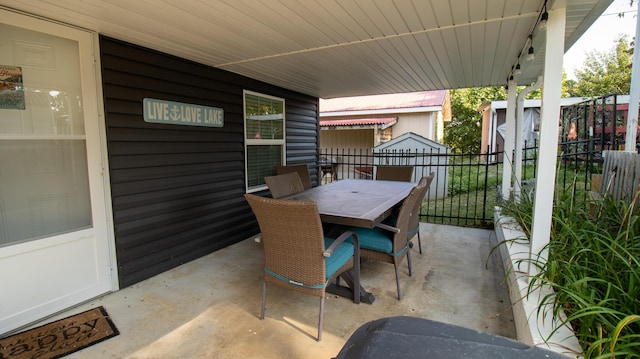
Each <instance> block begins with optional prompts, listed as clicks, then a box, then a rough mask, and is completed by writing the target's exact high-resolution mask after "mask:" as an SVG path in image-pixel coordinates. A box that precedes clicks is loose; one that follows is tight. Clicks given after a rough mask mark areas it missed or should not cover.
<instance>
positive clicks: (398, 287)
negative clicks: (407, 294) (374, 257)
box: [393, 265, 401, 300]
mask: <svg viewBox="0 0 640 359" xmlns="http://www.w3.org/2000/svg"><path fill="white" fill-rule="evenodd" d="M393 267H394V268H393V269H395V271H396V289H397V290H398V300H400V298H401V297H400V278H398V267H397V266H395V265H394V266H393Z"/></svg>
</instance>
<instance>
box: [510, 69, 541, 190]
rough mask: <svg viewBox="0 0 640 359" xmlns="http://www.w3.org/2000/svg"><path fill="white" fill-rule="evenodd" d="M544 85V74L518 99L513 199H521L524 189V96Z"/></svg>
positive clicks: (519, 95)
mask: <svg viewBox="0 0 640 359" xmlns="http://www.w3.org/2000/svg"><path fill="white" fill-rule="evenodd" d="M540 85H542V76H538V79H537V80H536V82H535V83H534V84H533V85H531V86H529V87H526V88H523V89H522V90H520V93H519V94H518V99H517V100H516V134H517V136H516V147H515V148H516V151H515V154H514V156H513V164H514V168H515V169H514V171H513V174H514V175H513V199H515V200H516V201H520V192H521V189H522V121H523V117H524V98H525V96H527V95H528V94H529V93H531V92H533V91H535V90H537V89H539V88H540Z"/></svg>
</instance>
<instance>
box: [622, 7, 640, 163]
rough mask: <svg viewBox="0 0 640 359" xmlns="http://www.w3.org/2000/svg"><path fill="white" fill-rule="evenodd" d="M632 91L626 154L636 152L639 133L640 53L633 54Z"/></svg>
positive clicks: (639, 19)
mask: <svg viewBox="0 0 640 359" xmlns="http://www.w3.org/2000/svg"><path fill="white" fill-rule="evenodd" d="M638 39H640V5H638V13H637V15H636V41H638ZM631 66H632V67H631V89H630V91H629V111H628V113H627V134H626V136H627V137H626V139H625V142H624V150H625V152H636V136H637V132H638V101H640V51H634V52H633V63H632V65H631Z"/></svg>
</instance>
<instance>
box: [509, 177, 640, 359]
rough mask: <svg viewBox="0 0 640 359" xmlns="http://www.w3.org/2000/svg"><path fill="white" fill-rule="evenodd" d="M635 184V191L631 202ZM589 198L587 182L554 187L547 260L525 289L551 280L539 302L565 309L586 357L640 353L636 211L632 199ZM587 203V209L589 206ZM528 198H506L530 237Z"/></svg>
mask: <svg viewBox="0 0 640 359" xmlns="http://www.w3.org/2000/svg"><path fill="white" fill-rule="evenodd" d="M638 195H640V192H638V194H636V196H635V198H634V200H633V201H629V202H630V203H635V202H636V200H637V199H638ZM601 197H602V199H598V200H593V199H591V198H590V197H589V195H588V193H585V191H584V190H582V191H576V190H574V189H569V190H563V191H561V192H560V193H558V194H557V195H556V198H555V201H554V208H553V214H552V228H551V238H550V241H549V244H548V246H547V247H546V248H545V251H546V252H547V257H548V259H547V261H546V262H545V263H543V262H541V261H538V260H535V259H532V260H531V262H532V263H530V264H533V265H535V266H537V268H538V269H539V271H538V274H536V275H533V276H532V277H531V278H530V281H529V283H530V285H529V289H530V292H531V291H533V290H534V289H535V288H537V286H540V285H549V286H550V287H552V288H553V289H554V293H553V295H549V296H547V297H544V298H543V301H542V303H540V307H539V311H538V313H539V315H542V314H541V313H543V312H544V311H543V310H542V309H540V308H545V307H547V308H548V307H549V306H550V307H551V308H552V309H553V310H552V312H553V314H554V315H555V318H556V320H559V319H557V318H559V316H558V314H559V312H560V311H563V312H564V313H565V315H566V319H565V320H564V323H562V324H565V323H568V324H570V327H571V328H573V330H574V332H575V335H576V337H577V338H578V340H579V341H580V344H581V346H582V348H583V350H584V351H583V353H582V354H581V355H582V356H583V357H584V358H589V359H591V358H637V357H640V218H639V215H638V213H639V211H638V209H637V208H635V206H634V205H628V204H627V203H626V202H625V201H616V200H613V199H612V198H611V197H609V196H601ZM590 208H591V210H590ZM532 209H533V201H532V199H531V198H529V197H526V196H523V197H522V198H521V200H520V202H519V203H513V202H509V203H503V213H504V214H505V215H507V216H512V217H514V218H515V219H516V220H517V221H518V223H519V224H520V226H522V229H523V231H524V232H525V233H526V234H527V236H528V237H529V238H530V235H531V231H530V228H531V219H532V213H533V211H532Z"/></svg>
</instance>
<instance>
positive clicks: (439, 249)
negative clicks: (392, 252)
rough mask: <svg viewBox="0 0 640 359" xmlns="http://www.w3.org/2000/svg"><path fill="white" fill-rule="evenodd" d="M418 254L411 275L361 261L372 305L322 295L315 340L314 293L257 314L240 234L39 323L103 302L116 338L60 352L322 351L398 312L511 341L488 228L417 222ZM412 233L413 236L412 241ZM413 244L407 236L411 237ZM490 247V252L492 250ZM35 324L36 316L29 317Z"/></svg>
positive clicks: (255, 283)
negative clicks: (320, 335) (322, 308)
mask: <svg viewBox="0 0 640 359" xmlns="http://www.w3.org/2000/svg"><path fill="white" fill-rule="evenodd" d="M421 235H422V241H423V250H424V253H423V254H422V255H420V254H419V253H418V247H417V243H416V246H414V248H413V249H412V260H413V269H414V273H413V276H411V277H409V276H408V275H407V271H406V266H405V267H403V268H402V270H401V273H400V281H401V289H402V292H403V298H402V300H401V301H398V299H397V298H396V292H395V278H394V271H393V266H392V265H390V264H386V263H378V262H369V261H364V262H363V263H362V267H361V271H362V284H363V286H364V287H365V288H366V289H367V290H368V291H370V292H372V293H373V294H374V295H375V297H376V300H375V302H374V303H373V304H372V305H369V304H359V305H356V304H354V303H353V302H352V301H351V300H349V299H347V298H342V297H336V296H334V295H328V296H327V300H326V301H325V314H324V332H323V339H322V341H321V342H317V341H316V340H315V335H316V326H317V319H318V309H319V299H318V298H317V297H312V296H308V295H304V294H300V293H296V292H293V291H289V290H285V289H282V288H279V287H275V286H273V285H272V286H269V287H268V289H267V311H266V315H265V319H264V320H260V319H259V315H260V298H261V291H262V252H261V245H260V244H259V243H256V242H255V241H254V240H253V239H247V240H245V241H242V242H240V243H237V244H235V245H232V246H230V247H228V248H225V249H222V250H220V251H217V252H215V253H212V254H210V255H208V256H205V257H203V258H200V259H198V260H195V261H193V262H190V263H187V264H184V265H182V266H180V267H178V268H175V269H173V270H170V271H168V272H165V273H163V274H160V275H158V276H155V277H153V278H150V279H148V280H145V281H143V282H141V283H138V284H135V285H133V286H131V287H128V288H124V289H122V290H119V291H117V292H114V293H110V294H108V295H105V296H103V297H100V298H97V299H95V300H93V301H91V302H89V303H85V304H83V305H81V306H78V307H76V308H73V309H71V310H69V311H66V312H64V313H60V314H59V315H57V316H56V317H54V318H49V319H48V320H47V321H52V320H54V319H58V318H62V317H66V316H69V315H72V314H75V313H78V312H82V311H85V310H88V309H91V308H94V307H97V306H104V307H105V309H106V310H107V312H108V313H109V314H110V316H111V318H112V320H113V322H114V323H115V325H116V326H117V327H118V329H119V331H120V335H118V336H116V337H114V338H111V339H109V340H106V341H104V342H101V343H98V344H96V345H93V346H91V347H88V348H85V349H83V350H81V351H79V352H76V353H74V354H72V355H70V356H68V358H71V359H73V358H331V357H333V356H335V355H336V354H337V353H338V352H339V351H340V349H341V348H342V346H343V345H344V343H345V341H346V340H347V339H348V337H349V336H350V335H351V334H352V333H353V331H355V330H356V329H357V328H358V327H359V326H360V325H362V324H364V323H366V322H368V321H371V320H374V319H378V318H382V317H388V316H397V315H407V316H414V317H422V318H428V319H432V320H437V321H442V322H446V323H451V324H455V325H460V326H463V327H467V328H472V329H476V330H480V331H483V332H488V333H492V334H497V335H502V336H506V337H510V338H515V328H514V323H513V316H512V312H511V308H510V305H511V304H510V301H509V297H508V293H507V288H506V286H505V284H504V283H503V276H504V273H503V270H502V268H501V265H500V260H499V258H497V257H496V255H497V254H495V255H492V257H491V258H489V253H490V251H491V248H492V246H493V244H494V242H495V235H494V233H493V231H488V230H480V229H471V228H462V227H453V226H445V225H433V224H425V223H423V224H422V225H421ZM416 239H417V238H416ZM414 242H415V240H414ZM496 253H497V252H496ZM40 324H44V322H43V323H39V324H38V325H40Z"/></svg>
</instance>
